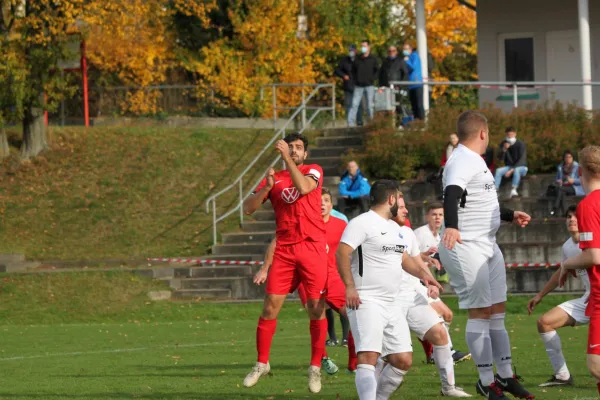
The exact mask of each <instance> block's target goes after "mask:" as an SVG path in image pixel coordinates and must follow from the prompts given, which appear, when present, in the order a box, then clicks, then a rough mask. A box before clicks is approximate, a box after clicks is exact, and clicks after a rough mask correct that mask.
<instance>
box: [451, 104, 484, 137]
mask: <svg viewBox="0 0 600 400" xmlns="http://www.w3.org/2000/svg"><path fill="white" fill-rule="evenodd" d="M485 128H487V118H486V117H485V115H483V114H481V113H479V112H477V111H471V110H469V111H465V112H464V113H462V114H460V116H459V117H458V121H457V122H456V135H457V136H458V140H459V141H460V142H463V141H465V140H469V139H470V138H471V137H473V136H475V135H476V134H478V133H479V131H481V130H482V129H485Z"/></svg>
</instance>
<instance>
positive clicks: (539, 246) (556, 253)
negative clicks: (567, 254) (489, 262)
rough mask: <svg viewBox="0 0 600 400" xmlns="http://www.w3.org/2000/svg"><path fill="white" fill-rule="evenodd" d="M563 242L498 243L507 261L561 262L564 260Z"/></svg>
mask: <svg viewBox="0 0 600 400" xmlns="http://www.w3.org/2000/svg"><path fill="white" fill-rule="evenodd" d="M563 243H564V241H561V242H551V243H550V242H547V243H541V242H521V243H498V246H499V247H500V250H502V253H503V254H504V261H505V262H506V263H525V262H530V263H540V262H548V263H559V262H561V261H562V244H563Z"/></svg>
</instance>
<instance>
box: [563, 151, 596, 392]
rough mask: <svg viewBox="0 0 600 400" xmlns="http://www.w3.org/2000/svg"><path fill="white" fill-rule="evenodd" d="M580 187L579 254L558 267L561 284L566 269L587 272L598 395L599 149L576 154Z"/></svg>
mask: <svg viewBox="0 0 600 400" xmlns="http://www.w3.org/2000/svg"><path fill="white" fill-rule="evenodd" d="M579 166H580V167H579V173H580V174H581V184H582V185H583V188H584V189H585V192H586V194H587V196H586V197H585V198H584V199H583V200H582V201H581V202H580V203H579V205H578V206H577V224H578V225H579V247H580V248H581V249H582V250H583V251H582V252H581V253H580V254H579V255H577V256H575V257H572V258H569V259H567V260H565V261H564V262H563V263H562V264H561V273H560V280H559V282H560V285H561V286H562V285H563V284H564V280H565V278H566V273H567V272H568V271H569V270H576V269H587V270H588V277H589V278H590V284H591V287H592V288H591V293H590V298H589V302H588V305H587V307H586V310H585V311H586V312H585V313H586V315H587V316H588V317H590V328H589V331H588V346H587V364H588V369H589V370H590V372H591V374H592V375H593V376H594V378H596V382H597V385H598V392H599V393H600V147H599V146H588V147H586V148H585V149H583V150H581V151H580V152H579Z"/></svg>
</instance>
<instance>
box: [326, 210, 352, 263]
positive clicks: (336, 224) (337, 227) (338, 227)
mask: <svg viewBox="0 0 600 400" xmlns="http://www.w3.org/2000/svg"><path fill="white" fill-rule="evenodd" d="M347 225H348V224H347V223H346V221H344V220H341V219H339V218H336V217H332V216H331V215H330V216H329V221H327V222H325V232H326V235H327V246H328V247H329V252H328V253H327V266H328V267H329V269H330V270H333V271H335V273H336V274H337V273H338V268H337V261H336V258H335V253H336V252H337V249H338V246H339V245H340V239H341V238H342V233H344V229H346V226H347Z"/></svg>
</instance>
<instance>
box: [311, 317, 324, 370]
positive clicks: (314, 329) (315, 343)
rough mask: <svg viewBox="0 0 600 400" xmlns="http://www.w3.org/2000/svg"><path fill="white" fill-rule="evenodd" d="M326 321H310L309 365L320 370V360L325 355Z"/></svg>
mask: <svg viewBox="0 0 600 400" xmlns="http://www.w3.org/2000/svg"><path fill="white" fill-rule="evenodd" d="M326 339H327V320H326V319H325V318H323V319H319V320H310V365H314V366H315V367H319V368H321V358H322V357H323V354H325V340H326Z"/></svg>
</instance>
